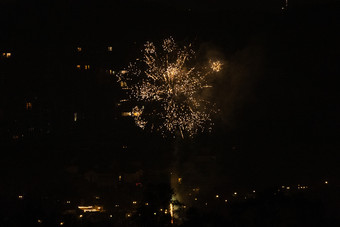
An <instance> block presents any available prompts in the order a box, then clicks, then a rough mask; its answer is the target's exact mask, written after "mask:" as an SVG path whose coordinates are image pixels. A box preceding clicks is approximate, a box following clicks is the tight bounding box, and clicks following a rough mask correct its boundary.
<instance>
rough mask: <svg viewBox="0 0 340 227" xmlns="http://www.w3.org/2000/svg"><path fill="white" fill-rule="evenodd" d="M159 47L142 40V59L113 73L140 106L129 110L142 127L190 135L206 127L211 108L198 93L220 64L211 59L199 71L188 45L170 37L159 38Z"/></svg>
mask: <svg viewBox="0 0 340 227" xmlns="http://www.w3.org/2000/svg"><path fill="white" fill-rule="evenodd" d="M159 49H160V51H159V52H158V51H156V50H158V49H157V48H156V46H155V44H154V43H152V42H146V44H145V45H144V50H143V51H142V52H143V55H144V56H143V59H141V60H137V61H136V62H135V63H131V64H130V65H129V66H128V68H127V69H126V70H123V71H121V72H124V73H118V74H117V77H118V82H119V83H120V84H121V86H122V88H126V89H127V90H128V93H129V96H130V100H131V101H132V102H137V103H138V104H140V106H142V107H138V105H137V106H136V107H134V108H133V109H132V112H131V116H132V117H133V118H134V120H135V122H136V124H137V125H138V126H139V127H141V128H143V129H145V128H147V127H149V128H150V129H151V130H152V129H156V130H157V131H160V132H161V133H162V135H164V136H165V135H167V134H168V133H170V134H173V135H175V134H176V133H179V134H180V135H181V136H182V137H184V136H185V135H188V136H193V135H195V134H196V133H198V132H201V131H204V130H210V129H211V126H212V125H213V124H212V121H211V118H210V115H211V113H212V112H213V110H212V109H213V108H211V105H212V104H210V103H209V102H208V101H206V100H205V99H204V98H203V97H202V95H201V94H202V91H203V89H209V88H210V87H211V86H210V85H209V83H208V81H209V78H208V77H209V75H210V74H211V73H212V72H218V71H220V70H221V68H222V64H221V63H220V62H219V61H216V62H212V63H211V64H212V65H211V69H209V70H200V67H198V66H197V65H195V64H194V63H193V60H194V57H195V52H194V51H193V49H192V47H191V44H189V45H188V46H184V47H182V48H181V47H179V46H178V45H177V44H176V43H175V41H174V40H173V38H172V37H170V38H168V39H165V40H163V42H162V44H161V48H159ZM201 68H203V67H201ZM211 70H212V72H211ZM207 126H208V127H207Z"/></svg>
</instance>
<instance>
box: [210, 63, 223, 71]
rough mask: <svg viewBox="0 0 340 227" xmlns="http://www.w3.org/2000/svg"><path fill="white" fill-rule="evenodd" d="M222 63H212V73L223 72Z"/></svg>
mask: <svg viewBox="0 0 340 227" xmlns="http://www.w3.org/2000/svg"><path fill="white" fill-rule="evenodd" d="M222 65H223V64H222V63H221V62H220V61H210V67H211V69H212V71H214V72H219V71H221V70H222Z"/></svg>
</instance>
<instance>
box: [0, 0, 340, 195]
mask: <svg viewBox="0 0 340 227" xmlns="http://www.w3.org/2000/svg"><path fill="white" fill-rule="evenodd" d="M282 7H285V2H284V1H270V0H259V1H250V0H242V1H232V0H228V1H222V0H212V1H194V0H192V1H190V0H188V1H180V0H176V1H170V0H164V1H156V0H143V1H108V0H107V1H104V0H101V1H89V0H86V1H84V0H82V1H80V0H75V1H71V0H62V1H56V2H54V3H51V2H47V1H39V0H35V1H16V0H7V1H1V3H0V14H1V18H0V27H1V33H0V51H1V53H3V52H12V55H13V61H12V62H10V63H8V64H10V65H9V66H4V64H5V63H4V60H3V59H1V61H2V62H1V66H0V67H2V69H0V72H1V75H0V76H1V77H0V96H1V98H0V124H1V126H0V130H1V131H0V136H1V138H0V141H1V150H2V152H1V153H2V156H3V157H2V158H1V160H2V161H1V172H2V173H3V174H4V175H5V176H4V180H3V184H4V185H5V186H4V187H1V189H0V193H7V192H9V191H11V190H14V191H20V190H21V189H22V188H24V189H25V190H35V186H32V185H35V184H36V185H42V186H41V187H46V188H48V186H46V185H48V184H50V183H51V182H52V183H53V184H57V181H58V180H56V179H59V180H60V181H63V180H65V179H66V178H67V177H64V175H63V174H64V173H63V171H64V170H65V169H67V168H69V167H70V166H77V168H79V169H83V171H87V170H92V169H100V167H103V169H105V168H104V167H105V166H111V167H112V166H114V167H112V168H116V169H120V170H123V171H129V168H130V169H133V168H134V167H130V164H131V163H135V162H136V163H138V162H142V163H143V164H142V165H143V168H145V169H150V171H151V172H153V171H154V172H161V171H167V170H168V169H171V168H174V166H176V168H178V171H180V172H181V174H182V176H183V179H185V178H192V179H195V180H193V181H194V182H201V181H205V183H206V184H211V185H214V187H213V188H211V191H213V190H216V188H228V189H225V190H227V191H228V190H229V191H230V192H232V191H234V190H239V191H242V190H243V191H246V190H248V189H252V188H256V189H266V188H270V187H276V186H280V185H287V184H299V183H302V184H310V185H317V184H321V183H322V182H324V181H325V180H328V181H330V182H333V183H334V185H337V186H339V184H340V182H339V173H340V166H339V159H340V155H339V149H340V140H339V135H340V134H339V127H340V119H339V116H340V115H339V114H340V106H339V98H340V94H339V88H338V87H339V83H338V81H339V79H338V77H339V75H340V67H339V60H340V43H339V40H340V34H339V25H340V14H339V13H338V12H339V10H340V4H339V1H336V0H333V1H332V0H328V1H322V0H313V1H307V0H296V1H294V0H291V1H289V5H288V9H282ZM169 36H172V37H174V39H175V40H177V41H179V42H180V43H188V42H191V43H193V46H194V48H195V49H196V50H197V53H198V55H200V57H201V59H203V60H204V59H209V58H210V57H217V58H219V59H221V60H222V61H223V63H224V68H223V71H222V72H221V73H220V74H218V75H217V76H216V78H215V79H214V81H213V87H214V89H213V90H212V91H211V92H209V93H208V94H205V95H207V97H208V98H209V99H211V101H212V102H214V103H215V104H216V109H220V111H218V112H217V113H216V114H215V115H214V116H213V121H214V123H215V125H214V127H213V130H212V132H211V133H206V132H204V133H201V134H198V135H197V136H195V137H194V138H185V139H181V138H176V139H173V138H162V137H161V136H160V135H157V134H156V133H151V132H148V131H143V130H140V129H139V128H137V127H136V126H135V125H134V123H133V121H132V120H127V119H124V121H120V120H118V122H117V118H116V117H117V113H116V112H115V111H118V112H119V111H120V110H119V109H118V110H117V109H115V108H116V107H115V103H117V101H119V99H120V97H121V95H122V92H121V90H120V88H119V87H118V85H117V84H116V82H115V81H114V79H112V78H109V79H108V78H107V77H106V76H107V75H106V74H105V73H103V72H104V69H105V68H107V67H111V68H113V69H115V70H116V71H118V70H121V69H124V68H125V67H126V65H127V64H128V63H129V62H130V61H133V60H134V59H136V58H137V57H138V56H139V55H140V49H141V48H142V47H143V44H144V43H145V42H146V41H147V40H152V41H156V42H157V41H159V40H162V39H163V38H166V37H169ZM109 45H110V46H112V47H113V50H114V51H113V54H112V55H111V56H110V57H107V56H106V55H105V56H104V55H103V54H100V48H105V47H106V46H109ZM77 46H81V47H83V49H84V50H88V54H87V55H86V57H84V58H83V59H82V61H84V62H89V64H91V65H93V67H94V68H96V67H97V69H98V70H97V69H96V70H97V71H95V73H94V76H93V77H86V79H85V78H84V77H82V76H79V75H76V76H73V74H74V73H73V72H72V70H70V69H69V68H68V67H69V66H70V67H72V65H76V64H77V63H76V60H74V59H75V57H74V56H75V54H74V53H73V52H75V51H74V50H75V48H76V47H77ZM72 51H73V52H72ZM6 64H7V63H6ZM94 70H95V69H94ZM28 101H30V102H33V108H35V106H39V108H40V109H39V113H38V114H37V115H39V117H38V118H33V117H32V118H31V117H30V116H28V115H25V114H24V111H25V103H26V102H28ZM76 111H78V112H79V113H84V115H81V117H80V118H81V119H84V120H83V122H84V123H81V122H82V121H80V123H79V127H78V126H74V125H71V124H72V117H73V115H72V113H73V112H76ZM68 113H71V114H70V116H68ZM118 116H119V114H118ZM31 119H35V120H31ZM36 119H39V120H36ZM13 122H16V123H13ZM18 122H20V123H18ZM27 122H29V123H27ZM32 122H33V123H32ZM70 122H71V123H70ZM29 124H32V125H34V126H28V125H29ZM18 125H20V126H18ZM47 125H48V126H47ZM70 125H71V126H70ZM30 127H35V128H44V127H45V128H47V127H50V128H49V129H48V130H49V131H50V134H49V135H42V134H38V135H33V136H27V138H26V137H24V139H22V140H20V141H19V142H18V141H17V142H15V141H13V139H12V138H13V136H14V135H16V134H15V133H16V132H18V133H19V134H21V132H19V131H20V130H26V128H30ZM19 128H20V129H19ZM22 128H24V129H22ZM45 128H44V130H45ZM41 130H43V129H41ZM46 130H47V129H46ZM121 143H123V144H127V145H128V147H129V148H128V151H127V152H130V153H128V154H126V153H122V152H120V151H118V150H119V149H120V147H121ZM118 147H119V148H118ZM201 156H208V157H212V158H213V159H214V161H213V162H212V163H213V164H211V166H210V167H207V166H204V167H203V166H200V164H199V161H197V160H198V159H199V157H201ZM112 163H114V164H112ZM131 165H132V164H131ZM132 166H133V165H132ZM111 167H110V168H111ZM112 168H111V169H110V171H111V170H112ZM204 168H207V170H203V169H204ZM115 171H116V170H115ZM197 175H199V177H198V176H197ZM51 176H52V178H54V180H51V179H50V178H51ZM53 176H54V177H53ZM197 178H201V180H197ZM65 181H66V180H65ZM201 183H202V182H201ZM70 184H71V185H72V183H70ZM72 187H76V183H74V185H72ZM19 188H20V189H19Z"/></svg>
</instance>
